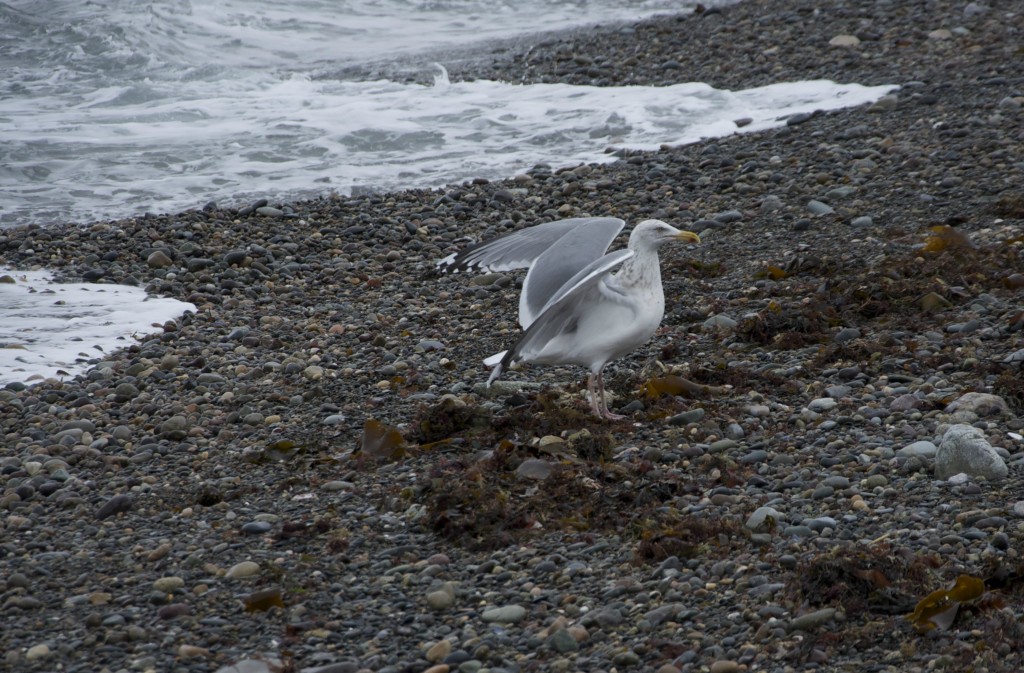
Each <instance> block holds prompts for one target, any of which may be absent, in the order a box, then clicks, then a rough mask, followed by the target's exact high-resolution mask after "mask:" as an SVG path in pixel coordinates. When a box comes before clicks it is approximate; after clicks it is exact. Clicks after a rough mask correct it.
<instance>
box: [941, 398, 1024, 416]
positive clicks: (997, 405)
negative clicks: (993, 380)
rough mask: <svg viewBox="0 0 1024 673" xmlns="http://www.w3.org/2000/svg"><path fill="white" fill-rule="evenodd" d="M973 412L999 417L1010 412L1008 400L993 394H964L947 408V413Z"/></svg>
mask: <svg viewBox="0 0 1024 673" xmlns="http://www.w3.org/2000/svg"><path fill="white" fill-rule="evenodd" d="M955 411H971V412H973V413H976V414H978V415H979V416H997V415H999V414H1005V413H1007V412H1009V411H1010V407H1009V406H1007V404H1006V400H1004V399H1003V398H1001V397H999V396H998V395H993V394H991V393H964V394H963V395H961V396H960V397H958V398H956V399H955V400H953V401H952V402H950V403H949V404H948V405H947V406H946V413H947V414H949V413H953V412H955Z"/></svg>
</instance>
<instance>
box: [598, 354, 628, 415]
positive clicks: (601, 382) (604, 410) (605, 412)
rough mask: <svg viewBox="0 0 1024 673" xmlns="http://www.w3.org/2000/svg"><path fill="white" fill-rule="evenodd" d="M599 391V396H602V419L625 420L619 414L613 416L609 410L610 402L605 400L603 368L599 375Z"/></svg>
mask: <svg viewBox="0 0 1024 673" xmlns="http://www.w3.org/2000/svg"><path fill="white" fill-rule="evenodd" d="M597 390H598V394H599V395H600V396H601V417H602V418H606V419H608V420H609V421H621V420H622V419H623V418H625V416H620V415H619V414H613V413H612V412H611V411H609V410H608V402H607V400H606V399H605V396H604V368H603V367H602V368H601V371H599V372H598V373H597Z"/></svg>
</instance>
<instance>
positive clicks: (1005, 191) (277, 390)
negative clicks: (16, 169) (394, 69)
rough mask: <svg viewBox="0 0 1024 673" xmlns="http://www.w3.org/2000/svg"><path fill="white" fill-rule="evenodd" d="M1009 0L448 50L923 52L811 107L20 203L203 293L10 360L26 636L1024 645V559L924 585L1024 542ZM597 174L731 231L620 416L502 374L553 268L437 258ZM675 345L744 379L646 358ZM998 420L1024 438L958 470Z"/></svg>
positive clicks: (708, 236)
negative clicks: (404, 186) (94, 219)
mask: <svg viewBox="0 0 1024 673" xmlns="http://www.w3.org/2000/svg"><path fill="white" fill-rule="evenodd" d="M970 6H971V7H973V9H970V10H969V11H968V10H967V5H962V4H961V3H953V2H945V1H940V2H935V3H928V4H927V5H925V4H923V3H922V4H918V3H912V4H907V3H891V4H878V5H876V6H873V7H872V8H870V9H868V8H863V9H862V8H849V7H846V6H845V3H842V2H840V1H839V0H833V1H831V2H824V3H822V2H817V3H810V2H804V1H802V0H784V1H783V2H768V1H766V0H765V1H759V0H755V1H752V2H746V3H741V4H739V5H733V6H729V7H725V8H722V9H721V10H716V11H712V12H705V13H704V14H698V15H694V16H689V17H687V18H669V19H664V18H663V19H655V20H649V21H644V22H641V23H638V24H635V25H633V26H630V27H621V26H619V27H615V28H614V29H610V30H594V31H586V32H582V33H579V34H574V35H567V36H564V37H561V38H558V39H554V40H550V41H549V40H544V41H542V42H541V43H538V44H537V45H535V47H534V48H533V49H531V50H530V51H529V55H528V57H527V58H525V59H524V58H523V54H521V53H519V52H516V51H512V50H506V51H505V52H504V53H501V54H490V55H489V56H488V55H484V56H483V60H481V61H480V62H477V63H468V64H466V65H465V66H464V67H462V66H460V67H457V68H450V69H449V74H450V76H451V77H452V78H453V80H454V79H456V78H466V77H470V76H472V77H480V78H487V79H506V80H507V79H508V78H517V79H515V80H513V81H520V80H522V81H527V80H528V81H537V82H540V81H561V82H569V83H574V84H581V83H589V84H595V85H600V84H602V83H615V84H629V83H641V82H643V83H646V84H659V83H667V82H674V81H703V82H706V83H708V84H710V85H712V86H716V87H726V88H737V87H747V86H751V85H752V84H751V83H761V84H767V83H771V82H775V81H780V76H786V79H790V80H793V79H816V78H828V79H834V80H835V81H847V82H858V83H861V84H881V83H896V84H900V85H901V86H902V89H901V90H899V91H897V92H895V94H894V95H892V96H889V97H887V98H886V99H883V101H880V102H879V103H877V104H875V105H873V106H870V107H861V108H855V109H846V110H840V111H835V112H829V113H823V114H818V115H813V116H810V117H809V118H808V119H807V120H805V121H804V123H801V124H796V125H792V126H788V127H785V128H782V129H777V130H773V131H768V132H762V133H756V134H749V135H734V136H730V137H726V138H720V139H716V140H714V141H711V142H703V143H698V144H694V145H685V146H679V147H672V148H666V149H664V150H662V151H659V152H651V153H646V152H628V153H625V154H624V157H623V159H622V160H621V161H618V162H615V163H613V164H604V165H584V166H578V167H575V168H568V169H563V170H558V171H551V170H547V169H545V168H543V167H534V168H533V169H531V170H530V171H527V172H526V173H524V174H523V175H520V176H517V177H516V178H513V179H510V180H503V181H496V182H488V181H484V180H475V181H474V180H468V181H466V182H464V183H462V184H459V185H450V186H448V187H446V188H443V189H440V190H410V191H402V192H390V193H382V194H367V195H361V196H356V197H323V198H319V199H314V200H310V201H301V202H296V203H290V204H270V205H274V206H285V205H286V206H287V207H289V208H291V209H292V210H293V211H294V212H295V213H296V215H297V216H296V217H294V218H279V217H273V216H269V217H268V216H261V215H240V214H239V212H238V211H237V210H227V209H212V210H209V211H203V210H194V211H187V212H184V213H178V214H161V215H154V216H152V217H145V218H133V219H128V220H121V221H107V222H98V223H93V224H90V225H86V226H78V225H63V226H57V227H46V228H25V229H18V230H11V229H5V230H2V231H0V264H5V265H10V266H16V267H18V268H27V267H32V266H34V265H45V266H46V268H48V269H49V270H51V271H53V272H54V273H55V274H59V275H60V276H61V277H63V278H66V279H76V278H82V277H84V276H86V275H87V274H89V275H93V276H95V275H96V274H97V273H98V274H99V275H98V277H99V278H101V279H103V280H107V281H110V282H117V283H128V284H136V285H138V286H141V287H145V288H146V289H147V290H148V291H150V292H153V293H156V294H160V295H162V296H169V297H173V298H176V299H179V300H181V301H186V302H190V303H192V304H195V305H196V306H197V307H198V311H197V312H196V313H195V314H189V315H186V316H185V317H183V318H182V319H181V320H177V321H173V322H169V323H167V324H165V325H164V327H163V331H162V332H160V333H157V334H154V335H152V336H150V337H148V338H146V339H144V340H143V341H141V342H140V343H139V344H137V345H135V346H132V347H131V348H129V349H128V350H126V351H123V352H120V353H118V354H117V355H115V356H110V357H106V358H104V359H105V360H107V361H108V364H107V365H105V366H104V367H103V368H99V369H94V370H92V371H91V372H89V373H88V374H86V375H84V376H81V377H78V378H76V379H75V380H70V381H64V382H62V383H56V382H46V383H43V384H40V385H36V386H33V387H31V388H28V389H25V390H16V389H5V390H0V426H2V428H3V433H4V437H5V442H6V448H5V450H4V452H3V453H2V454H0V471H2V472H0V473H2V474H3V479H2V480H0V484H2V489H0V514H2V515H3V518H2V522H3V525H4V530H5V536H4V538H3V539H2V540H0V568H2V569H3V570H4V572H3V573H0V590H2V591H3V593H4V602H3V606H4V607H3V610H4V612H5V613H6V615H5V620H6V623H7V624H9V625H10V626H9V628H5V629H4V632H3V633H2V634H0V649H2V650H3V652H4V655H5V657H6V663H7V664H8V666H9V667H10V668H11V670H19V671H20V670H25V671H45V670H54V669H56V668H57V667H63V670H65V671H94V670H100V669H102V668H103V667H106V668H108V669H109V670H120V669H138V670H180V671H188V672H190V673H191V672H196V673H198V672H200V671H202V672H207V671H209V672H214V671H219V670H222V667H224V668H223V670H224V671H225V673H227V672H228V671H230V670H232V669H230V668H227V667H229V666H230V665H232V664H235V663H237V662H239V661H242V660H245V659H255V658H259V657H263V658H273V659H280V660H282V661H285V662H287V663H289V664H291V665H293V666H294V670H303V671H314V670H321V671H322V672H323V673H326V671H332V672H334V673H336V672H338V671H358V670H366V671H379V672H382V673H383V672H386V673H400V672H403V671H426V670H431V671H432V672H433V673H441V672H442V671H444V672H445V673H447V672H449V671H456V670H458V671H462V672H464V673H480V672H485V673H486V672H487V671H490V672H492V673H498V672H501V671H508V672H511V671H524V672H525V671H532V670H552V671H557V670H566V671H568V670H580V671H607V670H612V669H613V668H614V669H616V670H627V669H634V670H658V671H661V672H662V673H675V672H677V671H698V670H708V669H710V670H713V671H718V672H719V673H725V671H744V670H747V671H772V672H774V671H788V670H793V671H802V670H837V671H839V670H863V669H864V668H865V667H867V666H869V665H877V666H879V667H880V668H879V669H878V670H885V671H894V672H895V671H901V672H902V671H925V670H931V669H932V668H935V667H940V666H960V665H963V666H967V665H973V666H974V667H975V670H977V671H979V672H980V671H983V670H984V671H992V672H995V671H1012V670H1020V669H1021V668H1024V659H1022V658H1021V657H1022V654H1021V653H1022V651H1024V634H1022V632H1021V629H1020V626H1019V625H1020V620H1021V618H1022V616H1024V589H1022V587H1021V586H1019V582H1017V581H1016V580H1007V582H1006V586H1005V587H1004V588H1002V589H995V588H990V589H988V590H987V591H986V593H985V600H989V603H983V601H979V602H977V603H971V605H970V607H969V608H968V607H965V608H964V610H963V611H962V614H961V615H960V616H959V617H958V618H957V621H955V622H954V623H953V625H952V626H950V627H949V628H946V629H936V631H935V632H934V633H933V634H932V635H929V636H920V635H918V634H917V633H916V632H915V630H914V627H913V625H912V624H911V623H910V622H909V621H908V620H907V619H906V618H905V617H906V615H907V614H909V612H911V611H912V610H913V608H914V606H915V605H916V604H917V603H918V602H919V601H920V600H921V599H923V598H924V597H925V596H927V595H928V594H929V593H930V592H932V591H933V590H936V589H941V588H948V587H950V586H952V582H953V581H955V579H956V577H957V576H958V575H961V574H967V575H972V576H977V577H980V578H982V579H991V578H993V577H995V576H996V575H997V571H998V572H1002V573H1006V574H1007V576H1009V577H1016V575H1014V574H1013V573H1015V572H1018V571H1019V568H1020V567H1021V559H1020V556H1019V550H1020V549H1021V548H1024V547H1022V543H1024V524H1022V522H1024V441H1022V440H1021V439H1020V437H1021V434H1022V433H1024V386H1022V385H1021V384H1020V380H1021V378H1022V377H1021V372H1020V367H1021V364H1020V362H1019V361H1017V360H1014V359H1013V357H1015V355H1014V354H1015V353H1019V352H1024V332H1022V327H1024V319H1022V318H1021V315H1024V314H1022V311H1024V304H1022V301H1024V299H1022V294H1021V293H1022V289H1021V288H1022V285H1024V282H1022V281H1021V280H1018V279H1016V278H1015V277H1014V274H1015V273H1016V274H1017V275H1020V273H1024V271H1022V259H1024V250H1022V247H1021V241H1020V232H1021V229H1022V227H1024V190H1022V188H1021V185H1024V155H1022V150H1021V148H1022V147H1024V135H1022V134H1024V132H1022V131H1021V129H1022V128H1024V125H1022V124H1021V122H1022V121H1024V112H1022V107H1024V76H1022V75H1021V74H1020V72H1019V67H1016V66H1015V61H1014V54H1018V55H1019V53H1020V50H1021V48H1022V46H1021V40H1022V39H1024V38H1022V35H1024V18H1022V15H1021V11H1020V9H1019V8H1017V7H1015V6H1014V5H1013V4H1012V3H1009V2H992V3H991V4H990V5H988V6H987V8H984V9H982V8H980V5H976V4H975V3H970ZM840 36H853V38H855V40H854V39H849V37H845V38H844V39H842V40H839V42H840V43H845V44H850V45H851V46H830V41H834V40H835V38H838V37H840ZM854 41H856V43H855V44H854ZM789 75H792V76H789ZM837 77H838V78H837ZM812 202H816V203H817V204H818V205H812ZM584 215H603V216H616V217H621V218H623V219H625V220H626V221H627V223H628V225H630V226H632V225H633V224H635V223H636V222H638V221H640V220H641V219H644V218H648V217H655V218H659V219H664V220H666V221H668V222H669V223H671V224H673V225H675V226H679V227H680V228H693V229H696V230H699V231H700V233H701V235H702V238H703V239H704V241H705V242H704V244H703V245H701V246H700V247H698V248H695V249H693V250H668V251H666V252H665V254H664V255H663V257H662V269H663V274H664V277H665V278H664V280H665V291H666V315H665V319H664V321H663V325H662V329H661V330H659V333H658V335H656V337H655V338H654V339H653V340H652V342H651V343H650V344H648V345H647V346H646V347H644V348H642V349H640V350H638V351H637V352H636V353H634V354H633V355H632V356H629V357H627V358H624V359H623V360H621V361H618V362H617V363H615V364H614V366H611V367H609V371H608V374H607V376H608V380H609V388H610V389H611V390H612V391H613V392H614V393H615V396H616V400H615V402H614V404H613V407H614V408H621V407H627V408H629V409H631V412H630V413H631V417H630V420H629V421H627V422H624V423H619V424H601V423H596V422H595V421H593V420H592V419H589V418H588V417H587V416H586V415H585V402H584V401H583V400H582V398H580V396H579V392H580V391H581V390H583V389H585V386H582V385H581V384H582V376H583V374H582V372H581V371H580V370H578V369H575V368H571V367H533V368H530V369H526V370H523V371H520V372H518V373H516V374H515V375H511V376H509V378H508V380H509V381H510V382H512V383H515V382H522V383H524V384H525V385H524V386H523V388H522V389H521V390H520V391H518V392H515V393H511V394H509V393H508V392H507V391H508V388H505V389H503V390H504V391H505V392H502V393H500V394H499V395H497V396H494V397H490V396H487V395H485V394H484V390H483V389H482V386H481V384H482V383H483V381H484V379H485V378H486V372H485V371H484V369H485V368H484V367H483V365H482V364H480V360H481V359H482V357H484V356H486V355H489V354H491V353H494V352H497V351H500V350H502V349H503V348H505V347H506V346H507V344H508V343H509V342H510V341H511V340H512V339H514V338H515V335H516V333H517V330H516V326H515V306H516V304H517V292H516V287H515V280H516V276H515V275H514V274H491V275H490V276H488V277H486V278H472V277H461V276H454V277H439V276H437V275H436V274H435V273H434V271H433V262H434V261H435V260H437V259H441V258H442V257H444V256H445V255H446V254H447V253H448V252H451V251H452V250H454V249H456V248H458V247H461V246H463V245H465V244H466V242H468V241H469V240H478V239H480V238H484V237H489V236H492V235H495V234H497V233H500V232H503V231H505V230H508V229H511V228H518V227H522V226H529V225H531V224H536V223H539V222H542V221H545V220H548V219H557V218H563V217H576V216H584ZM930 227H947V229H942V230H939V231H935V230H932V229H930ZM943 232H944V233H943ZM936 239H937V240H936ZM929 246H930V247H929ZM155 253H160V254H159V255H157V254H155ZM90 272H92V273H90ZM1022 280H1024V279H1022ZM1022 359H1024V357H1022ZM656 362H662V363H664V365H665V366H667V367H669V368H670V369H671V370H672V371H674V372H676V373H678V374H680V375H683V376H686V377H687V378H690V379H692V380H694V381H696V382H698V383H701V384H707V385H713V386H731V388H730V389H729V391H728V392H727V393H725V394H722V395H719V396H716V397H712V398H696V399H694V398H687V397H686V396H685V395H676V396H663V397H660V398H649V397H646V396H645V395H644V394H643V389H644V386H645V383H647V382H648V381H650V380H651V379H652V378H655V377H658V376H663V375H664V372H663V370H662V369H661V367H660V366H659V365H657V364H656ZM534 384H540V386H537V387H534ZM538 387H539V388H540V389H539V390H538V389H537V388H538ZM965 393H983V394H986V395H991V396H994V397H995V398H997V399H998V400H999V402H995V401H993V400H992V399H991V398H984V399H985V400H986V401H987V405H982V404H977V400H978V399H979V398H970V399H971V400H974V401H975V402H973V403H972V404H973V406H972V405H971V404H969V403H968V402H967V401H964V398H963V396H964V395H965ZM956 401H959V403H960V406H959V407H956V406H953V407H951V406H950V404H951V403H953V402H956ZM367 421H376V422H379V423H381V424H382V425H383V428H384V431H385V436H387V435H386V430H387V428H390V427H396V428H398V429H399V430H400V433H401V435H402V436H403V437H404V441H405V444H406V446H405V448H404V449H400V447H399V446H398V445H396V444H394V442H393V441H392V442H391V443H389V441H384V442H381V443H377V444H374V443H373V442H367V441H366V439H365V435H364V432H365V431H364V427H365V425H364V424H365V423H366V422H367ZM960 424H965V425H973V426H974V427H975V428H976V429H977V430H978V431H979V432H980V433H981V434H982V435H983V437H984V439H985V441H986V442H987V443H988V444H990V445H991V446H992V447H993V450H994V451H995V452H996V453H997V454H998V455H999V456H1000V457H1001V458H1002V459H1003V460H1004V461H1005V463H1006V464H1007V465H1008V468H1009V469H1008V475H1007V476H1006V477H1005V478H1002V479H996V480H994V481H986V480H985V479H982V478H978V477H970V478H967V479H966V480H953V481H949V480H946V479H944V478H940V477H939V476H938V473H937V472H936V465H935V463H936V459H935V450H936V448H937V447H939V446H940V445H942V444H943V438H944V437H945V436H946V433H947V431H948V429H949V428H950V427H952V426H954V425H960ZM583 431H585V432H583ZM541 438H546V439H544V440H543V441H541ZM393 439H394V438H393V437H392V440H393ZM928 445H930V446H931V448H930V449H929V448H928ZM910 447H915V448H913V449H912V450H911V449H910ZM481 453H489V455H490V457H489V458H486V459H484V460H483V461H481V459H480V458H479V456H480V454H481ZM385 455H388V456H391V457H398V459H397V460H394V461H389V460H387V459H385V458H384V457H383V456H385ZM399 456H400V457H399ZM527 460H533V461H539V463H538V462H534V463H528V465H537V464H542V465H543V466H544V467H545V468H546V470H547V472H545V476H542V477H537V476H530V474H529V473H528V471H525V470H520V468H521V467H522V466H523V464H524V463H525V462H526V461H527ZM764 508H768V509H769V510H771V511H768V510H766V509H764ZM772 511H773V512H774V514H772V513H771V512H772ZM757 512H760V513H761V514H767V515H768V516H770V517H772V520H773V521H774V522H775V523H774V525H770V524H769V523H761V524H758V523H757V522H756V521H754V520H752V516H753V515H755V514H756V513H757ZM991 586H992V587H995V586H996V585H995V583H994V582H993V583H992V584H991ZM994 599H998V601H999V602H1000V603H1001V605H1002V607H993V606H994V605H995V602H994ZM967 602H969V601H966V602H965V603H967ZM985 606H987V607H985ZM981 645H985V647H980V646H981ZM254 665H255V664H254ZM325 666H329V667H330V668H325V669H319V668H317V667H325ZM253 670H269V669H267V668H263V669H259V668H255V669H253Z"/></svg>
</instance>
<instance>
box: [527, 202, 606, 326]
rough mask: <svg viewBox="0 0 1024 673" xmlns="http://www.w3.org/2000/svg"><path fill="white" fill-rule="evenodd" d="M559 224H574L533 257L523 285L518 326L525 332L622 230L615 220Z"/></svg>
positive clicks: (601, 254) (575, 220) (577, 221)
mask: <svg viewBox="0 0 1024 673" xmlns="http://www.w3.org/2000/svg"><path fill="white" fill-rule="evenodd" d="M563 222H575V223H576V224H575V226H574V227H572V228H570V229H569V230H568V231H566V232H565V233H564V234H563V235H562V236H561V237H560V238H559V239H558V240H557V241H555V242H554V243H553V244H552V245H551V246H550V247H548V248H547V249H546V250H545V251H544V252H542V253H541V254H540V256H538V257H537V259H536V260H535V261H534V263H533V264H532V265H531V266H530V271H529V272H528V273H527V274H526V279H525V280H524V281H523V291H522V293H521V294H520V295H519V324H520V325H521V326H522V328H523V329H527V328H529V327H530V325H531V324H532V323H533V321H534V320H536V319H537V317H538V316H539V315H540V314H541V312H542V311H543V310H544V307H545V306H547V305H548V304H549V303H551V301H552V298H553V297H554V296H555V295H556V294H558V293H559V291H562V290H565V289H566V286H567V285H570V284H569V280H570V279H571V278H573V277H574V276H576V275H577V274H578V273H579V272H580V271H582V270H583V269H586V268H588V267H589V266H590V265H591V264H592V263H593V262H594V261H595V260H598V259H601V258H602V257H604V254H605V252H606V251H607V250H608V246H609V245H611V244H612V241H613V240H615V237H616V236H618V235H619V232H620V231H622V228H623V227H624V226H626V223H625V222H624V221H623V220H620V219H618V218H616V217H584V218H575V219H572V220H563ZM553 224H554V223H553Z"/></svg>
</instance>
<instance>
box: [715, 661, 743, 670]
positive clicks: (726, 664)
mask: <svg viewBox="0 0 1024 673" xmlns="http://www.w3.org/2000/svg"><path fill="white" fill-rule="evenodd" d="M741 670H743V669H742V668H741V667H740V665H739V664H738V663H736V662H735V661H729V660H728V659H721V660H719V661H716V662H715V663H713V664H711V673H737V671H741Z"/></svg>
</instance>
